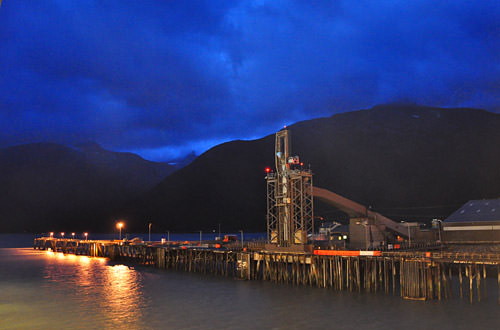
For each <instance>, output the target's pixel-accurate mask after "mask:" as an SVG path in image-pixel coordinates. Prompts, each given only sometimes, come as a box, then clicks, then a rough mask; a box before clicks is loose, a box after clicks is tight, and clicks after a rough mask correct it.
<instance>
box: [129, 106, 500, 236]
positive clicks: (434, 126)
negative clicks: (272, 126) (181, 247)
mask: <svg viewBox="0 0 500 330" xmlns="http://www.w3.org/2000/svg"><path fill="white" fill-rule="evenodd" d="M289 129H290V130H291V132H292V151H293V153H294V154H298V155H300V157H301V160H302V161H303V162H304V163H305V164H310V165H311V168H312V170H313V172H314V173H315V176H314V183H315V185H317V186H319V187H324V188H327V189H330V190H332V191H334V192H337V193H339V194H341V195H344V196H346V197H348V198H351V199H353V200H355V201H358V202H360V203H363V204H365V205H370V206H372V207H373V209H375V210H378V211H380V212H381V213H383V214H385V215H387V216H389V217H391V218H394V219H396V220H402V219H408V220H421V221H426V220H429V219H431V218H433V217H445V216H446V215H448V214H450V213H451V212H453V211H454V210H455V209H456V208H458V207H459V206H460V205H461V204H462V203H464V202H465V201H467V200H470V199H482V198H495V197H500V170H499V169H500V153H499V152H498V149H497V148H498V146H499V145H500V116H499V115H498V114H493V113H489V112H486V111H483V110H476V109H440V108H430V107H421V106H415V105H406V106H405V105H385V106H377V107H374V108H373V109H370V110H361V111H355V112H349V113H342V114H337V115H334V116H332V117H329V118H321V119H315V120H309V121H304V122H300V123H297V124H295V125H293V126H290V127H289ZM273 153H274V135H270V136H267V137H265V138H262V139H260V140H255V141H233V142H229V143H225V144H222V145H219V146H216V147H214V148H212V149H211V150H209V151H207V152H206V153H204V154H202V155H201V156H200V157H198V158H197V159H196V160H195V161H193V162H192V163H191V164H190V165H189V166H187V167H185V168H183V169H181V170H179V171H177V172H175V173H174V174H172V175H170V176H169V177H167V178H166V179H164V180H163V181H162V182H161V183H160V184H159V185H158V186H156V187H155V188H154V189H152V190H151V191H150V192H148V193H147V194H145V195H144V196H143V197H142V198H141V199H140V200H138V201H137V202H136V203H134V204H132V205H130V206H129V207H128V208H126V209H124V210H123V211H122V212H120V214H119V215H120V216H123V217H126V218H127V219H128V221H129V223H130V225H132V226H134V225H135V226H138V227H137V228H142V227H143V226H144V223H146V221H152V222H154V223H155V224H156V228H157V230H177V231H181V230H182V231H185V230H212V229H215V228H217V224H218V223H221V224H222V227H223V228H224V229H225V230H238V229H240V228H242V229H245V230H259V231H263V230H265V223H266V220H265V203H266V184H265V180H264V168H265V167H266V166H272V167H274V158H273ZM316 206H317V209H316V211H317V212H316V214H319V215H323V216H325V217H326V218H327V219H331V220H333V219H342V215H341V214H339V213H338V212H335V211H334V210H332V209H331V208H328V207H325V206H324V205H321V204H319V203H317V204H316ZM146 219H147V220H146Z"/></svg>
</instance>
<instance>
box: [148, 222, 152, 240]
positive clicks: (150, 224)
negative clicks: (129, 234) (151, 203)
mask: <svg viewBox="0 0 500 330" xmlns="http://www.w3.org/2000/svg"><path fill="white" fill-rule="evenodd" d="M152 225H153V223H152V222H150V223H149V225H148V227H149V242H151V226H152Z"/></svg>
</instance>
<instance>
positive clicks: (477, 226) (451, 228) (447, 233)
mask: <svg viewBox="0 0 500 330" xmlns="http://www.w3.org/2000/svg"><path fill="white" fill-rule="evenodd" d="M441 235H442V238H443V241H444V242H445V243H451V242H464V243H465V242H470V243H481V242H483V243H491V242H499V243H500V221H495V222H479V221H475V222H454V223H443V231H442V232H441Z"/></svg>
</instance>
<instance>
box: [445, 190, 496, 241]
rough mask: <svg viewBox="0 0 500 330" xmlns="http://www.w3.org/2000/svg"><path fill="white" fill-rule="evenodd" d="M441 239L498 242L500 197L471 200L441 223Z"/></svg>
mask: <svg viewBox="0 0 500 330" xmlns="http://www.w3.org/2000/svg"><path fill="white" fill-rule="evenodd" d="M442 235H443V241H444V242H445V243H447V244H453V243H500V199H483V200H471V201H468V202H467V203H465V204H464V205H463V206H462V207H461V208H459V209H458V210H457V211H456V212H454V213H453V214H452V215H450V216H449V217H448V218H446V219H445V220H444V222H443V223H442Z"/></svg>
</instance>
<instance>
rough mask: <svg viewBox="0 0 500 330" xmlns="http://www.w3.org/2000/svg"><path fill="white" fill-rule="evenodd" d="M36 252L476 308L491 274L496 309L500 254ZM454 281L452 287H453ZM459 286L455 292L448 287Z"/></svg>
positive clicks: (115, 245) (98, 244)
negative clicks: (456, 302)
mask: <svg viewBox="0 0 500 330" xmlns="http://www.w3.org/2000/svg"><path fill="white" fill-rule="evenodd" d="M34 248H35V249H41V250H48V249H50V250H52V251H56V252H63V253H70V254H76V255H86V256H90V257H105V258H109V259H110V260H115V261H120V262H125V263H134V264H141V265H147V266H152V267H157V268H162V269H172V270H179V271H186V272H197V273H204V274H214V275H220V276H228V277H238V278H241V279H246V280H265V281H272V282H276V283H282V284H288V285H296V286H298V285H307V286H316V287H321V288H330V289H333V290H337V291H342V290H347V291H356V292H374V293H375V292H381V293H386V294H392V295H398V296H401V297H402V298H403V299H409V300H433V299H436V300H442V299H452V298H463V299H468V300H469V301H470V303H473V302H474V301H478V302H479V301H481V300H484V299H485V298H487V290H486V289H487V284H486V283H487V282H486V278H487V277H490V278H491V277H492V276H494V277H495V278H496V280H497V282H498V295H497V299H498V303H499V304H500V254H497V253H485V254H480V253H470V252H469V253H465V252H464V253H446V252H418V251H415V252H408V251H407V252H380V251H375V252H376V253H371V254H372V255H363V254H370V253H358V255H355V254H353V253H352V252H354V251H338V253H337V255H333V254H332V255H328V254H327V255H325V254H320V253H307V252H283V251H266V250H258V249H255V250H250V249H249V250H248V251H245V250H243V249H242V248H241V247H240V248H232V249H215V248H197V247H190V248H186V247H180V246H174V245H168V244H167V245H160V244H145V243H140V244H124V243H123V242H121V241H93V240H77V239H55V238H49V237H43V238H37V239H35V240H34ZM320 251H322V250H320ZM316 252H318V251H316ZM350 252H351V253H350ZM358 252H359V251H358ZM361 252H366V251H361ZM454 281H455V282H456V281H458V283H455V284H453V282H454ZM452 284H453V285H452ZM457 286H458V292H455V291H457V290H456V289H455V290H453V288H456V287H457Z"/></svg>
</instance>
